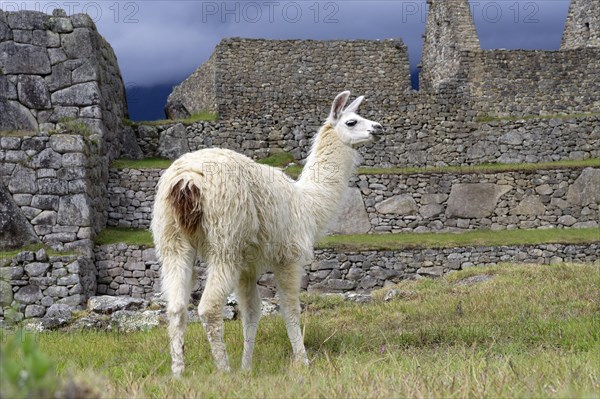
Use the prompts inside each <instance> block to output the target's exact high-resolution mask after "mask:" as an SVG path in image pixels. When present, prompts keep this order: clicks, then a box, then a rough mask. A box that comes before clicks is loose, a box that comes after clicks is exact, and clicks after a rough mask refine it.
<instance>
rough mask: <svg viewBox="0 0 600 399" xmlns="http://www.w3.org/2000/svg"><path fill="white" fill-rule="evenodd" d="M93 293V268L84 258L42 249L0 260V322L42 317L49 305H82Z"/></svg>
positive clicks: (94, 269)
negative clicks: (53, 253) (0, 320)
mask: <svg viewBox="0 0 600 399" xmlns="http://www.w3.org/2000/svg"><path fill="white" fill-rule="evenodd" d="M95 293H96V267H95V266H94V264H93V262H92V261H91V260H90V259H89V258H88V257H86V256H78V255H60V256H55V255H48V254H47V253H46V251H45V250H44V249H40V250H39V251H37V252H31V251H24V252H21V253H19V254H18V255H16V256H15V257H14V258H12V259H0V319H5V320H11V321H13V322H14V321H20V320H22V319H23V318H32V317H42V316H44V315H45V314H46V313H47V312H48V309H50V308H51V307H52V306H53V305H55V304H59V305H67V306H69V307H72V308H78V307H81V306H85V303H86V301H87V299H88V298H89V297H90V296H94V295H95Z"/></svg>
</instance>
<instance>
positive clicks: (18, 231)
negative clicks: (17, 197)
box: [0, 184, 39, 250]
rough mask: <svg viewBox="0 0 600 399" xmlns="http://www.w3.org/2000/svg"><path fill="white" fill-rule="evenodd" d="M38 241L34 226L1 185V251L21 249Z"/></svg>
mask: <svg viewBox="0 0 600 399" xmlns="http://www.w3.org/2000/svg"><path fill="white" fill-rule="evenodd" d="M38 241H39V239H38V237H37V235H36V234H35V231H34V230H33V226H31V224H30V223H29V221H28V220H27V218H26V217H25V216H24V215H23V213H22V212H21V209H20V208H19V207H18V206H17V204H15V202H14V200H13V198H12V196H11V195H10V193H9V192H8V191H7V190H6V189H5V187H4V186H3V185H1V184H0V250H6V249H14V248H20V247H23V246H25V245H28V244H32V243H35V242H38Z"/></svg>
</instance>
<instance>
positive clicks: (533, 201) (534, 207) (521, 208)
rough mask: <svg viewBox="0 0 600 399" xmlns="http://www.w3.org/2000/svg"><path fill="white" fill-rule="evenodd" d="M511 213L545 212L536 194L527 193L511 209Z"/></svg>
mask: <svg viewBox="0 0 600 399" xmlns="http://www.w3.org/2000/svg"><path fill="white" fill-rule="evenodd" d="M511 213H512V214H513V215H543V214H544V213H546V207H545V206H544V204H542V201H541V199H540V197H539V196H538V195H528V196H526V197H525V198H523V199H522V200H521V202H519V205H517V206H516V207H515V208H514V209H513V210H511Z"/></svg>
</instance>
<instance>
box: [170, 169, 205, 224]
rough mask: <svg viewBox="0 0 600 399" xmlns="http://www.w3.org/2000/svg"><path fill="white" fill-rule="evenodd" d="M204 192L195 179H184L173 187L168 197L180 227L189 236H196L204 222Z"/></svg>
mask: <svg viewBox="0 0 600 399" xmlns="http://www.w3.org/2000/svg"><path fill="white" fill-rule="evenodd" d="M201 200H202V192H201V191H200V188H199V187H198V186H197V185H196V184H194V181H193V179H186V178H185V177H182V178H181V179H179V180H178V181H177V183H175V184H174V185H173V188H171V191H170V192H169V195H168V201H169V203H170V205H171V208H172V209H173V210H174V211H175V216H176V218H177V223H178V224H179V227H180V228H181V229H182V230H183V232H184V233H186V234H187V235H190V236H191V235H194V234H195V233H196V232H197V231H198V228H199V227H200V222H201V220H202V205H201V204H202V202H201Z"/></svg>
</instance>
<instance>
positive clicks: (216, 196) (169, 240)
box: [151, 91, 383, 376]
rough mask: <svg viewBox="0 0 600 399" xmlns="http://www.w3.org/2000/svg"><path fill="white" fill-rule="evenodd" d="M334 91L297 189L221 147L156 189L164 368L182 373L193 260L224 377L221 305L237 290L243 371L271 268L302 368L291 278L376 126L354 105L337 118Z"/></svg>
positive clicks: (199, 155) (296, 284)
mask: <svg viewBox="0 0 600 399" xmlns="http://www.w3.org/2000/svg"><path fill="white" fill-rule="evenodd" d="M349 96H350V92H348V91H345V92H342V93H340V94H339V95H338V96H337V97H336V98H335V100H334V101H333V105H332V107H331V112H330V114H329V117H328V118H327V121H326V122H325V124H324V125H323V126H322V127H321V129H320V131H319V132H318V134H317V135H316V137H315V139H314V143H313V146H312V149H311V152H310V154H309V156H308V159H307V161H306V165H305V167H304V170H303V172H302V174H301V176H300V178H299V179H298V181H292V180H291V179H290V178H289V177H287V176H286V175H285V174H284V173H283V172H282V171H281V170H279V169H275V168H271V167H269V166H265V165H260V164H257V163H255V162H254V161H252V160H251V159H250V158H247V157H245V156H244V155H241V154H238V153H236V152H233V151H229V150H225V149H217V148H213V149H204V150H199V151H195V152H192V153H188V154H185V155H183V156H182V157H180V158H179V159H177V160H176V161H175V162H174V163H173V164H172V165H171V167H169V168H168V169H167V170H166V171H165V172H164V174H163V175H162V177H161V178H160V181H159V182H158V186H157V193H156V199H155V202H154V211H153V219H152V226H151V229H152V233H153V236H154V242H155V244H156V249H157V253H158V255H159V258H160V260H161V261H162V289H163V291H164V295H165V297H166V300H167V316H168V320H169V327H168V330H169V336H170V340H171V341H170V346H171V358H172V370H173V373H174V375H175V376H179V375H180V374H181V373H182V372H183V370H184V361H183V351H184V332H185V327H186V323H187V307H188V301H189V298H190V295H191V289H192V285H193V281H192V280H193V277H192V268H193V264H194V261H195V259H196V255H200V256H201V258H202V259H203V260H204V261H206V262H207V263H208V270H207V271H208V278H207V280H206V287H205V288H204V293H203V294H202V299H201V300H200V305H199V306H198V313H199V315H200V318H201V320H202V323H203V325H204V328H205V330H206V334H207V336H208V340H209V342H210V345H211V350H212V354H213V357H214V359H215V362H216V365H217V367H218V369H219V370H222V371H229V360H228V358H227V352H226V349H225V343H224V342H223V316H222V312H223V306H224V303H225V299H226V297H227V295H229V294H230V293H231V292H232V291H233V290H234V289H236V291H237V296H238V301H239V305H240V310H241V316H242V325H243V330H244V351H243V357H242V368H243V369H249V368H250V367H251V364H252V351H253V349H254V340H255V337H256V330H257V327H258V320H259V317H260V312H261V302H260V298H259V295H258V289H257V278H258V276H259V275H260V273H262V272H264V271H266V270H271V271H273V273H274V275H275V279H276V281H277V285H278V291H279V297H280V305H281V309H282V312H283V316H284V318H285V323H286V328H287V333H288V337H289V339H290V341H291V344H292V350H293V356H294V361H295V362H297V363H300V364H308V358H307V356H306V351H305V349H304V342H303V337H302V332H301V329H300V300H299V293H300V279H301V275H302V272H303V265H305V264H307V263H309V262H310V260H311V258H312V252H313V245H314V243H315V241H316V240H317V239H318V237H319V235H320V234H322V233H323V231H324V230H325V228H326V227H327V224H328V222H329V221H330V219H331V218H332V217H333V216H334V215H335V213H336V210H337V208H338V205H339V203H340V200H341V199H342V196H343V194H344V191H345V190H346V188H347V186H348V179H349V177H350V175H351V174H352V172H353V170H354V167H355V164H356V160H357V152H356V150H355V149H354V147H356V146H358V145H360V144H363V143H367V142H370V141H373V140H374V138H375V137H374V134H377V133H381V132H382V131H383V128H382V126H381V125H380V124H379V123H376V122H372V121H370V120H367V119H364V118H362V117H360V116H358V115H357V114H356V111H357V109H358V106H359V105H360V103H361V102H362V100H363V97H362V96H361V97H358V98H357V99H356V100H355V101H354V102H353V103H352V104H350V105H349V106H348V107H347V108H346V109H345V110H344V109H343V108H344V105H345V104H346V101H347V100H348V97H349Z"/></svg>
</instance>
